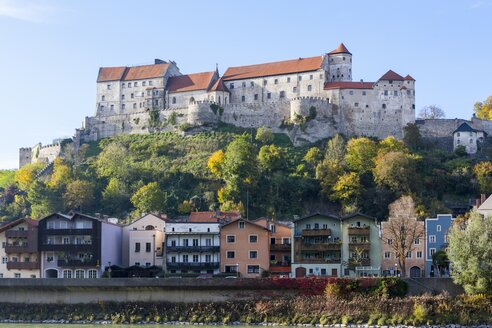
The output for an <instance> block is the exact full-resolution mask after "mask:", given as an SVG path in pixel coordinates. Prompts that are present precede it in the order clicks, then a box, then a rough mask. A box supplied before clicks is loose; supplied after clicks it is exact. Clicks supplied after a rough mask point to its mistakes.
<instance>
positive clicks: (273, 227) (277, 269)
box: [255, 218, 292, 277]
mask: <svg viewBox="0 0 492 328" xmlns="http://www.w3.org/2000/svg"><path fill="white" fill-rule="evenodd" d="M255 222H256V223H258V224H260V225H261V226H263V227H265V228H267V229H268V230H270V269H269V271H270V274H271V275H272V276H287V277H288V276H289V275H290V273H291V263H292V257H291V256H292V250H291V248H292V222H285V221H274V220H269V219H266V218H260V219H258V220H256V221H255Z"/></svg>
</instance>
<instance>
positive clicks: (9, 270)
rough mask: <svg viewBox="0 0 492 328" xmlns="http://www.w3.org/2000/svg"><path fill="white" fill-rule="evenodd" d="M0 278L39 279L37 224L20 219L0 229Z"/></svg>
mask: <svg viewBox="0 0 492 328" xmlns="http://www.w3.org/2000/svg"><path fill="white" fill-rule="evenodd" d="M0 244H1V245H2V248H1V249H0V258H1V259H2V262H1V263H0V278H39V273H40V271H39V267H40V265H39V255H38V254H39V253H38V222H37V221H36V220H32V219H28V218H22V219H18V220H15V221H12V222H9V223H7V224H5V225H3V226H1V227H0Z"/></svg>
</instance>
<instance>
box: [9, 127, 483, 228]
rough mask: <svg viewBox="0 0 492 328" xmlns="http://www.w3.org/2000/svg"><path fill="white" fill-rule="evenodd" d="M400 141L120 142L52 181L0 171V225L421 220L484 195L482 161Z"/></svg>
mask: <svg viewBox="0 0 492 328" xmlns="http://www.w3.org/2000/svg"><path fill="white" fill-rule="evenodd" d="M414 132H415V131H414ZM416 133H417V134H418V131H417V132H416ZM414 134H415V133H414ZM405 140H406V141H407V143H406V144H405V143H403V142H401V141H398V140H396V139H394V138H392V137H389V138H386V139H384V140H381V141H378V140H373V139H370V138H353V139H350V140H346V139H344V138H343V137H342V136H339V135H337V136H335V137H333V138H332V139H330V140H328V142H326V141H324V142H321V143H318V144H316V145H312V146H311V147H293V145H292V143H291V142H290V140H289V139H288V137H287V136H286V135H283V134H273V133H271V131H269V130H268V129H266V128H260V129H259V134H257V133H256V131H255V130H253V129H238V128H231V127H230V126H221V127H220V129H219V130H218V131H215V132H207V133H199V134H196V135H191V136H180V135H179V134H177V133H172V132H166V133H154V134H148V135H121V136H117V137H113V138H108V139H103V140H101V141H99V142H95V143H90V144H86V145H82V146H81V147H80V149H79V151H78V152H77V153H67V154H66V155H65V158H64V159H57V160H56V161H55V163H54V166H53V173H52V174H51V175H43V176H41V177H39V178H37V179H36V176H37V175H38V174H39V172H40V171H41V170H42V168H43V165H42V164H34V165H27V166H25V167H23V168H22V169H20V170H18V171H16V172H15V173H12V172H0V182H1V184H0V217H1V218H3V219H4V220H5V219H13V218H17V217H20V216H25V215H30V216H32V217H34V218H41V217H43V216H44V215H47V214H49V213H51V212H54V211H69V210H79V211H83V212H85V213H89V214H91V213H95V212H99V213H105V214H108V215H111V216H117V217H120V218H127V217H130V216H133V217H135V216H139V215H141V213H142V212H150V211H159V212H165V213H166V214H168V215H170V216H173V215H178V214H186V213H188V212H189V211H193V210H202V211H203V210H214V209H219V208H220V209H222V210H230V209H237V210H241V211H242V212H243V215H246V216H247V217H249V218H256V217H260V216H265V215H268V216H270V217H274V218H282V219H289V218H292V217H293V215H304V214H306V213H309V212H314V211H320V210H321V211H324V210H326V208H327V206H325V205H328V207H329V208H330V209H332V210H333V209H334V210H339V209H340V210H342V211H344V212H351V211H355V210H360V211H363V212H365V213H367V214H370V215H373V216H376V217H380V218H384V217H386V216H387V208H388V204H389V203H391V202H392V201H394V200H395V199H396V198H398V197H399V196H400V195H402V194H410V195H412V196H413V198H414V199H415V200H416V203H417V205H418V206H417V210H418V214H419V215H420V216H423V215H426V214H429V215H434V214H435V213H436V212H443V211H447V210H448V209H447V208H446V206H447V204H448V203H447V202H445V201H446V200H452V201H453V202H463V201H466V200H467V199H468V198H473V197H475V196H476V195H477V194H478V193H479V192H480V191H484V192H488V191H489V190H490V188H491V187H490V181H492V164H491V163H490V162H481V163H480V164H478V165H476V164H477V159H476V158H471V157H466V156H463V155H458V154H454V153H445V152H442V151H439V150H425V151H423V150H422V148H420V147H418V140H420V139H419V136H418V135H415V136H413V137H412V138H407V139H405ZM313 204H317V205H313ZM319 204H322V205H321V206H323V207H315V206H320V205H319Z"/></svg>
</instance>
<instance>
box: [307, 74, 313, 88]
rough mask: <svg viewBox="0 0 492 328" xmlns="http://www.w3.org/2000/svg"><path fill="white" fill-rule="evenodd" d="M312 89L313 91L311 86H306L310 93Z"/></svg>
mask: <svg viewBox="0 0 492 328" xmlns="http://www.w3.org/2000/svg"><path fill="white" fill-rule="evenodd" d="M311 76H312V75H311ZM312 89H313V87H312V86H311V85H308V91H311V90H312Z"/></svg>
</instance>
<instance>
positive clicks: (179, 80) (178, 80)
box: [167, 72, 216, 92]
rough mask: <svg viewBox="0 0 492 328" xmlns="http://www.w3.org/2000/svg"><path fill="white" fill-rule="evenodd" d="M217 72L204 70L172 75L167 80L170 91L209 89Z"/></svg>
mask: <svg viewBox="0 0 492 328" xmlns="http://www.w3.org/2000/svg"><path fill="white" fill-rule="evenodd" d="M215 74H216V73H215V72H203V73H194V74H186V75H178V76H172V77H170V78H169V79H168V80H167V89H168V90H169V92H186V91H196V90H208V88H209V87H210V85H211V84H212V81H213V79H214V77H215Z"/></svg>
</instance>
